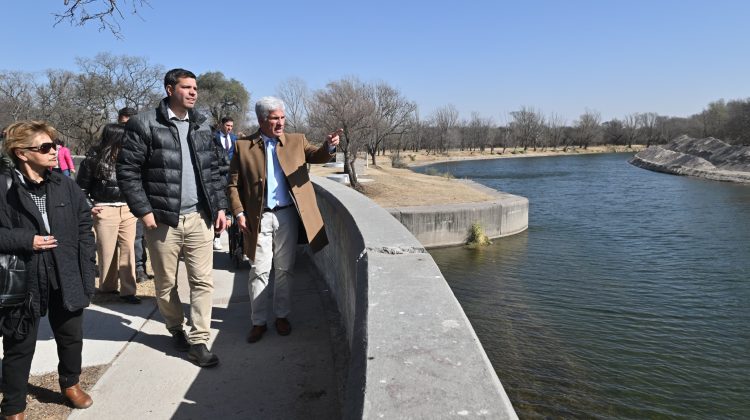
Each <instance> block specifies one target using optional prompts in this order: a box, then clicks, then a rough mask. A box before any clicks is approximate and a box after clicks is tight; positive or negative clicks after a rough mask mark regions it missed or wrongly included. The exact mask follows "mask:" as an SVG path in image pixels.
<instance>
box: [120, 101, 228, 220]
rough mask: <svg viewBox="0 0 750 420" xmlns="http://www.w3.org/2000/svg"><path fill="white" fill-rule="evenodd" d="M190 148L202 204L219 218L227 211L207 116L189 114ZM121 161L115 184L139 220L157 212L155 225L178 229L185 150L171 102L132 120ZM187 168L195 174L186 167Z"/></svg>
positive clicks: (163, 103) (213, 218) (128, 127)
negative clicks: (171, 113) (172, 116)
mask: <svg viewBox="0 0 750 420" xmlns="http://www.w3.org/2000/svg"><path fill="white" fill-rule="evenodd" d="M189 118H190V129H189V132H188V144H189V145H190V153H191V155H192V157H193V162H194V165H195V173H196V174H197V175H198V179H197V180H196V181H197V182H196V184H197V187H198V195H199V196H198V200H199V203H200V205H201V207H203V208H204V209H205V210H207V211H209V212H210V213H211V220H215V219H216V216H217V213H218V211H219V210H223V209H226V208H227V207H228V206H227V197H226V192H225V191H224V190H223V188H222V186H223V185H224V182H223V180H222V179H221V176H220V174H219V162H218V159H217V150H216V144H215V143H214V140H213V133H212V132H211V128H210V127H209V125H208V122H207V121H206V118H205V117H204V116H202V115H200V114H198V113H197V112H194V111H192V110H191V111H189ZM126 129H127V133H126V135H125V143H124V144H123V146H122V150H120V153H119V155H118V157H117V182H118V184H119V186H120V190H121V191H122V192H123V193H124V195H125V199H126V201H127V203H128V206H129V207H130V211H131V212H133V214H134V215H135V216H136V217H143V216H144V215H146V214H148V213H151V212H153V213H154V218H155V219H156V222H157V223H165V224H167V225H169V226H172V227H177V224H178V221H179V216H180V193H181V188H182V170H183V168H182V152H181V148H180V138H179V133H178V131H177V126H176V125H175V124H174V123H172V122H171V121H169V118H168V116H167V98H165V99H163V100H162V101H161V103H160V104H159V107H158V108H156V109H155V110H153V111H150V112H142V113H139V114H138V115H136V116H134V117H132V118H130V120H129V121H128V123H127V126H126ZM187 170H191V171H192V170H193V168H188V169H187Z"/></svg>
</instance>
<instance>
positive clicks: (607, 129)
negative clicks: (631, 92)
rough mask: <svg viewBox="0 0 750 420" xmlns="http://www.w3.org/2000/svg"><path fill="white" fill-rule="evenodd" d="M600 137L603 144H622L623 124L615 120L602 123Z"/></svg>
mask: <svg viewBox="0 0 750 420" xmlns="http://www.w3.org/2000/svg"><path fill="white" fill-rule="evenodd" d="M602 136H603V139H604V143H605V144H615V145H620V144H623V143H624V142H625V124H623V122H622V121H620V120H618V119H617V118H613V119H611V120H609V121H606V122H604V123H602Z"/></svg>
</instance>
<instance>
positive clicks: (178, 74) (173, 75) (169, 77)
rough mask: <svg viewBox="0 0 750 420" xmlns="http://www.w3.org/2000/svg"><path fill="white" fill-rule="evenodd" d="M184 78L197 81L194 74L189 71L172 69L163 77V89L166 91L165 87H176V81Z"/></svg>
mask: <svg viewBox="0 0 750 420" xmlns="http://www.w3.org/2000/svg"><path fill="white" fill-rule="evenodd" d="M186 77H187V78H190V79H197V77H195V74H194V73H193V72H192V71H190V70H185V69H172V70H170V71H168V72H167V74H165V75H164V89H166V88H167V86H172V87H174V86H176V85H177V80H178V79H184V78H186Z"/></svg>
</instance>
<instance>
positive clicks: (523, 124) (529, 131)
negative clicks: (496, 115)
mask: <svg viewBox="0 0 750 420" xmlns="http://www.w3.org/2000/svg"><path fill="white" fill-rule="evenodd" d="M510 115H511V117H512V118H513V121H512V122H511V123H510V129H511V135H512V136H513V138H514V140H515V144H516V145H520V146H522V147H523V150H524V151H526V150H527V149H528V148H529V147H532V148H533V149H534V150H536V147H537V142H538V141H539V139H540V137H541V136H542V132H543V130H544V117H543V116H542V115H541V113H540V112H538V111H536V110H534V109H532V108H527V107H525V106H524V107H521V109H520V110H518V111H514V112H511V113H510Z"/></svg>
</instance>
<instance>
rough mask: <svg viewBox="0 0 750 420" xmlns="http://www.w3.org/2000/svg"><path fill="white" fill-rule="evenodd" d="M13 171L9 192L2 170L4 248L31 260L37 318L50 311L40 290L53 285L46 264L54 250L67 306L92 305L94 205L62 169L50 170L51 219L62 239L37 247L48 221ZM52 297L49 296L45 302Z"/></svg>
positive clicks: (0, 246) (0, 236)
mask: <svg viewBox="0 0 750 420" xmlns="http://www.w3.org/2000/svg"><path fill="white" fill-rule="evenodd" d="M12 176H13V183H12V185H11V187H10V189H9V190H8V191H7V194H6V191H5V188H6V175H0V200H2V201H3V202H4V203H3V205H2V206H0V252H2V253H6V254H15V255H18V256H21V257H22V258H23V260H24V262H25V263H26V278H27V283H28V286H29V292H30V293H31V307H32V309H33V315H34V317H40V316H43V315H44V313H45V312H46V306H44V307H42V305H41V304H40V302H41V301H42V296H41V293H42V292H40V290H48V289H47V284H46V282H47V281H48V280H47V278H46V275H45V274H44V272H45V271H46V270H44V265H43V263H44V261H45V258H48V257H49V256H50V255H51V257H52V261H53V262H54V265H55V268H56V271H55V272H56V273H57V274H56V278H57V281H58V283H59V285H60V288H61V290H62V297H63V305H64V307H65V308H66V309H67V310H68V311H71V312H73V311H76V310H78V309H81V308H85V307H87V306H88V305H89V303H90V302H91V296H93V295H94V278H95V277H96V253H95V252H96V247H95V245H94V233H93V231H92V221H91V208H90V207H89V205H88V204H87V203H86V198H85V197H84V195H83V192H82V191H81V189H80V188H79V187H78V185H76V183H75V182H74V181H73V180H72V179H70V178H68V177H67V176H65V175H63V174H61V173H58V172H51V173H50V174H49V175H48V178H47V181H46V187H47V218H48V220H49V225H50V230H51V232H50V234H51V235H53V236H54V237H55V239H57V247H56V248H53V249H51V250H49V251H41V252H40V251H34V249H33V241H34V235H45V234H47V232H46V228H45V226H44V221H43V219H42V215H41V213H40V212H39V209H38V208H37V207H36V204H34V202H33V200H32V199H31V196H30V193H29V192H28V191H27V190H26V188H25V187H24V186H23V184H22V183H21V182H20V180H19V178H18V174H17V173H15V171H14V173H13V174H12ZM42 254H45V255H42ZM42 282H44V284H41V283H42ZM46 300H47V297H46V296H45V297H44V299H43V301H46Z"/></svg>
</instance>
